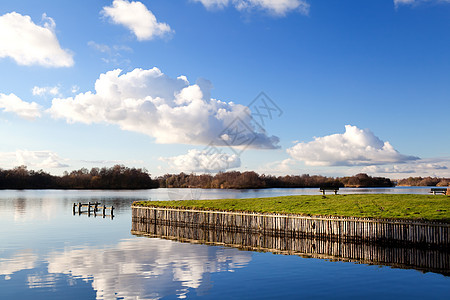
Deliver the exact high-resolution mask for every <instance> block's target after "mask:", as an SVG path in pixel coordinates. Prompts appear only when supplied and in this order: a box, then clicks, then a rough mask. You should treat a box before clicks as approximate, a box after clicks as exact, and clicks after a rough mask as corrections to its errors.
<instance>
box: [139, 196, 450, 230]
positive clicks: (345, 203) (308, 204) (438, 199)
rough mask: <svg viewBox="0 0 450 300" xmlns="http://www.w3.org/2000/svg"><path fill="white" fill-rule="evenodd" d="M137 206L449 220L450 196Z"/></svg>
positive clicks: (290, 198) (141, 203)
mask: <svg viewBox="0 0 450 300" xmlns="http://www.w3.org/2000/svg"><path fill="white" fill-rule="evenodd" d="M134 205H137V206H157V207H176V208H194V209H207V210H222V211H247V212H266V213H287V214H301V215H316V216H317V215H320V216H345V217H370V218H383V219H385V218H386V219H392V218H395V219H424V220H435V221H443V222H449V223H450V197H448V196H443V195H436V196H434V195H387V194H364V195H326V196H325V197H324V196H309V195H305V196H284V197H272V198H251V199H220V200H183V201H139V202H135V203H134Z"/></svg>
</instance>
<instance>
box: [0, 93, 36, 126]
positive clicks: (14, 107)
mask: <svg viewBox="0 0 450 300" xmlns="http://www.w3.org/2000/svg"><path fill="white" fill-rule="evenodd" d="M0 109H3V111H5V112H12V113H15V114H17V115H18V116H19V117H21V118H24V119H27V120H34V119H35V118H38V117H40V116H41V106H40V105H39V104H37V103H36V102H31V103H30V102H26V101H23V100H22V99H20V98H19V97H17V96H16V95H14V94H9V95H5V94H2V93H0Z"/></svg>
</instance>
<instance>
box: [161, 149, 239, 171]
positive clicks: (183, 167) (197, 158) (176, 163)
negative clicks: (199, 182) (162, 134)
mask: <svg viewBox="0 0 450 300" xmlns="http://www.w3.org/2000/svg"><path fill="white" fill-rule="evenodd" d="M160 160H162V161H166V162H168V163H169V164H170V166H171V167H172V168H174V169H176V170H179V171H182V172H186V171H189V172H211V173H215V172H219V171H225V170H227V169H232V168H238V167H240V166H241V160H240V158H239V157H238V156H237V155H236V154H232V155H230V154H226V153H209V152H208V151H206V150H204V151H198V150H195V149H191V150H189V151H188V153H187V154H183V155H178V156H173V157H162V158H160Z"/></svg>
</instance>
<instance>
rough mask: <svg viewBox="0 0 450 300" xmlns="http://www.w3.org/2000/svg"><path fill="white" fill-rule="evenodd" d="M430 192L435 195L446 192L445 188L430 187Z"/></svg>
mask: <svg viewBox="0 0 450 300" xmlns="http://www.w3.org/2000/svg"><path fill="white" fill-rule="evenodd" d="M430 193H432V194H433V195H436V194H442V195H445V194H447V188H431V191H430Z"/></svg>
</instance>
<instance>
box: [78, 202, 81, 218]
mask: <svg viewBox="0 0 450 300" xmlns="http://www.w3.org/2000/svg"><path fill="white" fill-rule="evenodd" d="M78 214H79V215H81V202H78Z"/></svg>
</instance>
